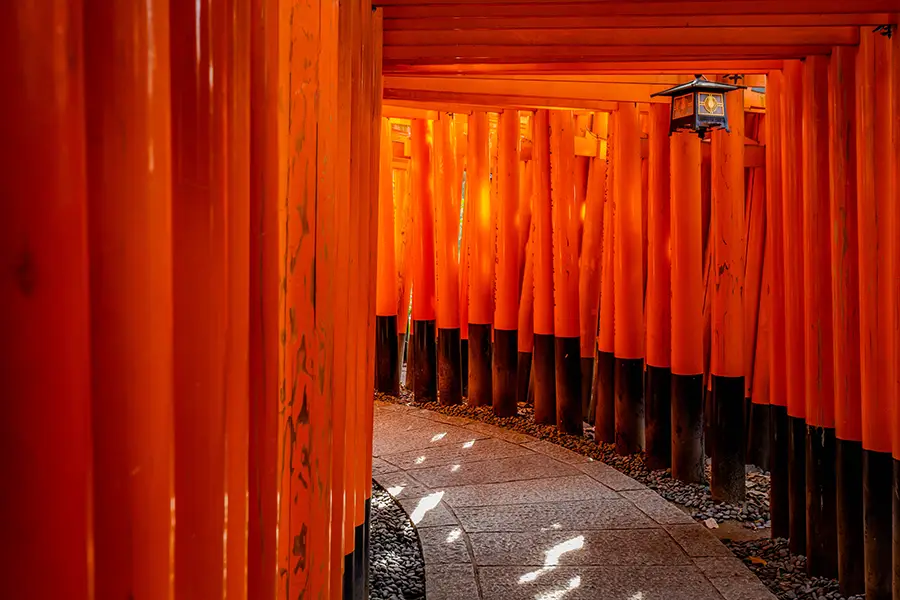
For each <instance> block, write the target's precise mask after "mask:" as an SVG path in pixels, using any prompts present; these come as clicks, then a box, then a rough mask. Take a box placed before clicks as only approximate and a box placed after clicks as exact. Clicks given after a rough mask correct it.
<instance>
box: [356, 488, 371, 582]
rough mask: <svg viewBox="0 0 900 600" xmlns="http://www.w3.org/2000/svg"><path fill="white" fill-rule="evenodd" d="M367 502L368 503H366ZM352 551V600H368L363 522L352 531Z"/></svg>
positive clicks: (364, 525) (364, 526)
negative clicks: (353, 541) (353, 540)
mask: <svg viewBox="0 0 900 600" xmlns="http://www.w3.org/2000/svg"><path fill="white" fill-rule="evenodd" d="M367 502H368V501H367ZM354 539H355V541H356V543H355V547H354V549H353V600H368V596H366V595H365V594H366V563H367V562H368V561H367V560H366V523H365V521H363V522H362V523H360V524H359V525H357V526H356V530H355V531H354Z"/></svg>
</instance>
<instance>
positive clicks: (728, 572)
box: [373, 402, 774, 600]
mask: <svg viewBox="0 0 900 600" xmlns="http://www.w3.org/2000/svg"><path fill="white" fill-rule="evenodd" d="M373 456H374V458H373V477H374V478H375V479H376V481H378V482H379V483H380V484H381V485H382V486H383V487H384V488H385V489H387V490H388V492H389V493H390V494H391V495H392V496H394V497H395V498H396V499H397V501H398V502H400V504H401V506H402V507H403V508H404V510H405V511H406V512H407V514H408V515H410V516H411V518H412V519H413V520H414V521H415V524H416V527H417V529H418V533H419V539H420V541H421V543H422V549H423V554H424V556H425V577H426V589H427V597H428V600H451V599H452V600H517V599H520V598H521V599H523V600H524V599H527V600H534V599H535V598H541V599H547V600H551V599H552V600H557V599H564V600H582V599H584V600H596V599H602V600H773V599H774V596H772V594H770V593H769V592H768V590H766V588H765V586H764V585H763V584H762V583H761V582H760V581H759V580H758V579H757V578H756V577H755V576H753V575H752V574H751V573H750V571H749V570H748V569H747V568H746V567H745V566H744V564H743V563H742V562H741V561H739V560H738V559H736V558H734V556H732V555H731V553H730V552H729V551H728V549H727V548H726V547H725V546H724V545H723V544H722V543H721V542H720V541H719V540H718V539H717V538H716V537H715V536H713V535H712V534H711V533H709V532H708V531H707V530H706V529H704V528H703V527H702V526H701V525H700V524H698V523H696V522H695V521H694V520H693V519H692V518H691V517H690V516H689V515H687V514H685V513H684V512H683V511H682V510H680V509H679V508H678V507H676V506H674V505H672V504H670V503H669V502H667V501H666V500H664V499H663V498H661V497H660V496H659V495H658V494H656V492H654V491H652V490H650V489H647V488H646V487H644V486H643V485H642V484H640V483H639V482H637V481H635V480H633V479H631V478H630V477H627V476H625V475H623V474H622V473H619V472H618V471H616V470H615V469H613V468H612V467H610V466H608V465H606V464H604V463H602V462H597V461H593V460H590V459H588V458H586V457H583V456H581V455H578V454H577V453H574V452H570V451H569V450H567V449H565V448H561V447H558V446H555V445H553V444H550V443H549V442H546V441H542V440H536V439H535V438H533V437H531V436H527V435H523V434H519V433H516V432H510V431H506V430H503V429H501V428H498V427H494V426H492V425H487V424H484V423H476V422H472V421H470V420H467V419H464V418H461V417H445V416H444V415H440V414H439V413H435V412H431V411H427V410H423V409H418V408H415V407H405V406H400V405H393V404H385V403H381V402H376V404H375V439H374V444H373Z"/></svg>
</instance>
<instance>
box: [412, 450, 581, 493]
mask: <svg viewBox="0 0 900 600" xmlns="http://www.w3.org/2000/svg"><path fill="white" fill-rule="evenodd" d="M414 474H415V478H416V479H418V480H419V481H421V482H422V483H424V484H425V485H427V486H429V487H432V488H435V489H439V488H443V487H454V486H463V485H478V484H482V483H505V482H508V481H523V480H528V479H546V478H549V477H563V476H566V475H578V474H579V473H578V470H577V469H575V468H573V467H570V466H569V465H565V464H562V463H560V462H559V461H556V460H553V459H552V458H550V457H549V456H544V455H543V454H535V453H534V452H529V453H528V454H526V455H524V456H513V457H509V458H497V459H494V460H480V461H476V462H468V461H465V460H462V461H460V462H459V463H456V464H452V465H442V466H439V467H431V468H425V469H416V470H415V473H414Z"/></svg>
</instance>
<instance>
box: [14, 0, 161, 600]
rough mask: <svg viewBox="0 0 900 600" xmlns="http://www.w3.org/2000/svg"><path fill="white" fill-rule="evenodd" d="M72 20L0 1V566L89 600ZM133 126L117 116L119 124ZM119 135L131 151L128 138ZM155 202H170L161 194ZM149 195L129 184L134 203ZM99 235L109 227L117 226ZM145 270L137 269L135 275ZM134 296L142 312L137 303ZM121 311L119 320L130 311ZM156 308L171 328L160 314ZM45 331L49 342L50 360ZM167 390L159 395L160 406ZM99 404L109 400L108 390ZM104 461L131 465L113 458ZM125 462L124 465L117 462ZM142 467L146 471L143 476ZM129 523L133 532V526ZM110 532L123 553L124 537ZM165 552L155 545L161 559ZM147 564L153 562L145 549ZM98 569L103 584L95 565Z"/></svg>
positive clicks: (74, 11)
mask: <svg viewBox="0 0 900 600" xmlns="http://www.w3.org/2000/svg"><path fill="white" fill-rule="evenodd" d="M82 19H83V11H82V2H79V1H71V0H57V1H54V2H42V3H38V4H35V3H34V2H31V1H30V0H16V1H13V2H5V3H3V4H2V5H0V56H2V59H0V77H2V80H3V81H4V82H5V84H4V85H5V86H9V88H8V89H5V90H4V93H3V94H2V96H0V129H2V131H3V132H4V135H3V156H4V164H3V168H2V169H0V188H2V189H3V190H4V192H3V196H4V199H3V206H4V217H3V220H2V222H0V262H2V264H3V265H5V267H4V272H3V275H2V276H0V330H2V331H3V335H2V336H0V363H2V364H3V389H4V397H5V399H6V402H5V403H4V404H5V407H6V409H5V411H4V416H3V421H2V425H0V449H2V456H3V457H4V459H3V460H4V463H3V473H4V484H3V485H4V489H5V490H6V493H4V494H3V499H2V500H0V512H2V513H3V515H4V522H5V523H6V527H5V532H4V535H3V542H0V548H2V549H0V553H2V555H3V557H4V559H3V562H2V566H0V574H2V577H3V581H4V586H5V587H6V588H7V589H8V590H10V591H11V592H12V593H14V594H15V593H16V592H18V593H21V594H26V593H27V594H28V595H29V596H30V597H33V598H71V599H72V600H88V598H94V594H93V589H92V587H91V583H92V578H93V573H92V571H93V569H92V567H91V565H90V563H89V560H88V559H89V551H90V547H89V543H88V541H89V540H90V539H91V537H92V536H93V532H92V531H91V525H92V517H91V514H90V513H91V496H92V493H91V489H90V487H91V484H92V482H91V472H92V467H91V454H92V452H91V340H90V327H91V322H90V298H89V283H90V282H89V269H88V229H87V212H88V207H87V181H86V179H85V162H86V156H85V124H84V109H85V98H84V93H85V82H84V78H85V61H84V53H83V52H84V50H83V35H84V33H83V29H82ZM163 25H165V23H163ZM107 33H109V31H107ZM98 35H99V33H98ZM110 41H111V40H107V41H105V42H103V43H108V42H110ZM95 42H96V40H95ZM145 64H146V63H145ZM25 65H27V67H25ZM111 75H112V73H111ZM151 105H152V104H151ZM123 108H124V107H123ZM130 129H131V127H129V126H128V125H126V131H128V130H130ZM125 141H126V142H127V143H128V149H129V150H133V144H134V142H135V141H136V140H134V138H130V139H129V138H126V140H125ZM98 146H101V147H102V144H98ZM95 148H96V146H95ZM164 156H168V153H167V149H166V150H165V151H164ZM162 175H165V173H163V174H162ZM142 191H143V190H142ZM161 198H162V199H163V200H164V201H166V202H167V201H168V198H167V197H166V196H165V195H163V196H161ZM146 199H147V197H146V195H145V194H139V195H138V198H137V199H136V200H135V202H138V203H141V204H143V203H144V201H145V200H146ZM100 200H101V201H102V198H100ZM109 233H110V234H112V235H117V232H116V231H115V228H113V229H112V231H110V232H109ZM167 256H168V255H167V254H164V257H163V258H164V260H165V258H166V257H167ZM114 258H115V257H114ZM94 275H95V277H96V275H97V274H96V273H95V274H94ZM146 275H147V274H145V273H141V274H138V275H137V278H138V279H139V280H140V281H142V282H143V281H146V280H147V277H146ZM122 291H123V292H125V293H126V294H130V293H131V290H122ZM137 300H138V301H139V303H138V305H137V306H138V309H139V310H141V312H144V311H143V310H142V309H143V308H145V305H146V304H148V303H146V302H144V301H142V299H141V298H140V297H137ZM122 314H123V315H128V316H129V318H130V313H128V312H123V313H122ZM153 316H154V317H155V318H156V319H159V320H160V321H163V322H165V321H166V320H167V319H168V320H169V324H170V325H171V313H168V314H165V311H163V314H156V315H153ZM116 320H117V321H119V322H121V321H122V320H124V319H116ZM157 322H159V321H157ZM138 327H139V328H142V326H141V325H140V324H138ZM123 333H124V332H123ZM160 337H162V338H165V337H166V336H165V332H162V334H161V336H160V335H153V336H152V337H151V339H152V340H153V342H155V343H158V342H160V341H161V340H160ZM49 340H54V341H53V342H52V346H53V349H52V361H51V360H50V359H49V356H48V341H49ZM100 341H101V343H103V342H104V340H103V339H102V338H101V340H100ZM107 345H108V344H107ZM107 349H108V348H107ZM154 349H156V348H154ZM163 349H164V348H163ZM111 358H113V359H114V360H115V357H114V356H111ZM139 366H140V365H139ZM108 376H112V377H116V374H115V373H110V374H108ZM139 393H141V394H143V392H142V391H141V390H139ZM170 399H171V398H170V396H169V395H168V394H166V393H164V394H163V396H162V400H163V403H164V405H163V407H162V413H163V414H165V412H166V409H167V407H166V406H165V402H166V401H167V400H170ZM101 400H105V401H106V402H111V401H112V400H113V397H112V396H107V397H106V398H105V399H101ZM120 400H121V398H120ZM120 404H121V402H120ZM101 407H103V405H102V404H101ZM138 408H139V409H141V408H142V407H138ZM116 416H118V415H116ZM106 418H109V419H110V421H109V426H110V429H116V428H121V430H122V433H123V434H124V433H125V432H126V426H131V425H133V424H132V423H127V422H125V420H124V419H122V420H120V421H119V422H113V421H112V418H113V415H108V416H107V417H106ZM137 425H141V426H144V425H146V426H147V427H148V428H152V425H151V424H143V425H142V424H137ZM100 433H101V434H102V433H104V432H103V431H101V432H100ZM115 433H116V432H115V431H113V434H115ZM142 437H143V436H142ZM110 441H112V440H110ZM125 448H126V447H125V446H123V447H121V448H120V449H119V451H122V450H125ZM139 450H141V449H139ZM142 453H143V452H142ZM167 455H168V454H167ZM106 458H113V459H116V460H118V459H125V461H122V462H123V463H125V462H126V461H127V462H132V461H131V458H132V457H130V456H129V457H127V458H126V457H125V456H124V455H123V454H118V455H117V456H110V457H106ZM135 463H137V464H141V463H142V461H135V462H132V464H135ZM122 467H123V468H122V471H124V470H125V469H126V468H127V465H126V464H123V465H122ZM163 474H165V473H163ZM120 475H121V476H122V477H121V479H120V481H124V482H125V483H128V481H129V480H128V479H127V473H121V472H120ZM147 475H150V476H151V477H150V480H152V474H149V473H148V474H147ZM96 479H97V478H96V477H95V480H96ZM146 481H148V478H147V477H141V478H140V480H139V481H137V482H135V483H137V484H138V486H139V489H141V490H142V491H143V489H144V486H143V485H142V484H143V483H144V482H146ZM101 482H102V478H101ZM165 482H166V480H165V478H163V483H165ZM164 492H165V493H166V494H167V493H168V490H166V489H165V488H164ZM114 508H115V512H116V514H115V517H114V520H115V521H116V522H122V520H124V521H125V522H127V519H128V518H129V517H130V514H128V513H130V512H131V511H130V507H126V506H119V507H114ZM151 515H152V513H150V514H148V515H147V516H151ZM157 522H158V520H157ZM95 524H97V525H100V526H102V527H103V531H104V532H105V535H104V538H103V541H104V542H112V541H115V540H114V539H113V538H112V528H111V527H110V525H111V523H109V522H106V523H104V522H102V521H101V522H95ZM164 527H165V530H164V531H162V532H160V533H161V535H162V536H165V537H167V536H168V534H169V532H168V524H165V525H164ZM139 531H140V532H141V533H143V532H144V528H143V527H140V526H139ZM152 533H153V532H151V534H152ZM119 541H120V542H121V543H122V545H123V546H125V545H127V546H128V552H129V553H130V552H131V550H132V549H131V547H130V546H131V543H130V540H128V539H120V540H119ZM107 548H108V546H104V550H106V549H107ZM158 549H159V548H158V547H154V548H153V551H156V550H158ZM137 550H138V552H139V553H143V551H144V549H143V548H137ZM167 550H168V546H165V547H164V548H163V556H162V558H163V559H167V558H168V553H167ZM109 558H110V557H109V555H108V554H107V553H106V552H104V554H103V560H104V566H106V565H110V566H113V565H111V564H110V561H109V560H108V559H109ZM112 558H115V557H112ZM123 562H124V563H125V564H126V566H127V572H126V573H122V574H118V573H111V575H112V577H114V578H116V579H123V578H124V579H127V580H132V564H131V561H130V560H128V559H127V558H123ZM153 564H154V565H157V564H158V563H157V560H156V559H155V558H153ZM166 566H167V565H166ZM100 577H101V578H102V579H104V580H107V575H106V573H105V572H103V573H101V574H100ZM141 579H144V578H141ZM104 588H109V585H108V584H107V585H104ZM117 589H119V590H127V589H128V586H127V585H125V586H121V587H117ZM131 589H134V588H133V586H132V587H131ZM157 589H159V588H157ZM25 590H27V592H26V591H25ZM163 593H164V595H163V596H161V597H162V598H167V597H170V596H168V593H167V589H166V588H163Z"/></svg>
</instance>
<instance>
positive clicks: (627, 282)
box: [613, 102, 644, 454]
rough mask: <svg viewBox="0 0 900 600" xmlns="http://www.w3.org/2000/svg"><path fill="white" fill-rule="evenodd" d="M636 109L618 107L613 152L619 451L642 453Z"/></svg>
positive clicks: (640, 243)
mask: <svg viewBox="0 0 900 600" xmlns="http://www.w3.org/2000/svg"><path fill="white" fill-rule="evenodd" d="M639 116H640V115H639V112H638V107H637V105H636V104H634V103H631V102H620V103H619V105H618V117H617V120H616V140H615V144H614V147H613V150H614V152H615V155H614V158H613V160H614V162H615V165H616V167H615V168H616V175H615V182H614V185H615V207H614V212H615V221H616V224H615V236H614V243H615V250H614V256H615V260H614V263H615V265H614V279H615V285H614V287H615V289H614V292H613V293H614V295H615V357H616V366H615V369H616V370H615V396H616V450H617V452H618V453H619V454H633V453H636V452H639V451H640V450H642V449H643V448H644V397H643V362H644V361H643V358H644V302H643V299H644V275H643V218H642V216H641V215H642V214H643V211H642V204H643V200H642V189H641V187H642V184H641V181H642V180H641V139H640V138H641V128H640V127H641V126H640V118H639Z"/></svg>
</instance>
